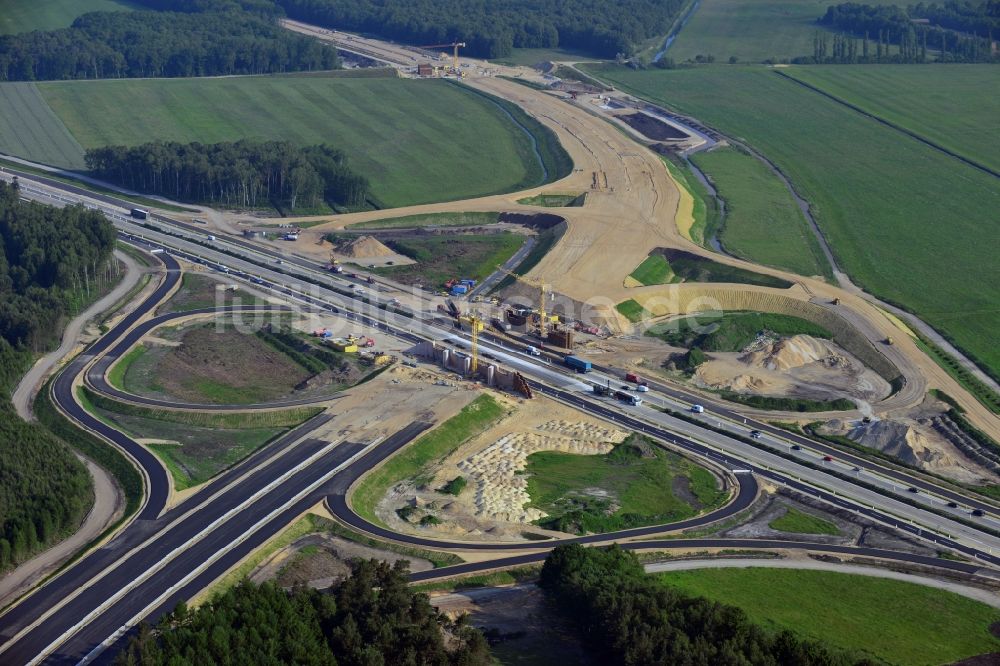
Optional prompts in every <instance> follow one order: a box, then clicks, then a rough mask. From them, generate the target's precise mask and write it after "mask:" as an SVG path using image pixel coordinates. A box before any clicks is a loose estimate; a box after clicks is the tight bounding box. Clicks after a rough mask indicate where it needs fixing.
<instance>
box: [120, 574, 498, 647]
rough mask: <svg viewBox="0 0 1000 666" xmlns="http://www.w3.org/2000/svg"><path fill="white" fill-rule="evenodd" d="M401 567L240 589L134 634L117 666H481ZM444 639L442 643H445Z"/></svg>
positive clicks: (472, 636) (465, 631)
mask: <svg viewBox="0 0 1000 666" xmlns="http://www.w3.org/2000/svg"><path fill="white" fill-rule="evenodd" d="M406 573H407V572H406V568H405V563H402V562H400V563H397V565H396V566H394V567H392V566H389V565H388V564H386V563H384V562H377V561H375V560H367V561H359V562H356V563H355V564H354V566H353V571H352V574H351V575H350V576H349V577H348V578H347V579H346V580H345V581H344V582H342V583H340V584H339V585H337V586H336V587H335V588H333V589H332V590H330V591H329V592H319V591H317V590H313V589H310V588H305V587H298V588H295V589H293V590H291V591H290V592H289V591H285V590H283V589H281V588H280V587H278V586H277V585H275V584H273V583H264V584H262V585H260V586H257V585H254V584H253V583H250V582H248V581H244V582H242V583H240V584H239V585H237V586H236V587H233V588H230V589H229V590H226V591H225V592H224V593H221V594H219V595H217V596H215V597H214V598H213V599H212V600H211V601H209V602H208V603H206V604H204V605H202V606H200V607H199V608H198V609H197V610H188V609H187V607H186V606H184V605H183V604H181V605H179V606H178V607H177V608H176V609H175V610H174V611H173V612H172V613H170V614H168V615H166V616H164V617H163V618H162V619H161V620H160V621H159V623H157V625H156V627H155V628H153V627H149V626H148V625H142V626H140V628H139V631H138V634H137V635H136V636H134V637H133V638H132V639H131V640H130V641H129V643H128V645H127V646H126V648H125V649H124V650H123V651H122V652H121V653H120V654H119V655H118V657H117V660H116V662H115V663H116V664H119V665H120V666H132V665H134V664H143V665H146V666H155V665H157V664H182V663H185V664H329V665H331V666H332V665H334V664H341V665H343V666H349V665H357V666H363V665H369V664H370V665H375V664H378V665H380V666H395V665H397V664H398V665H399V666H403V665H405V664H421V665H422V666H451V665H454V666H458V665H461V666H480V665H482V666H486V665H487V664H492V663H493V660H492V658H491V657H490V654H489V649H488V647H487V645H486V640H485V639H484V638H483V636H482V634H481V633H479V631H478V630H476V629H474V628H472V627H469V626H466V625H465V623H464V621H463V620H459V621H458V622H451V621H449V620H447V619H446V618H445V617H444V616H442V615H438V613H437V612H436V611H435V610H434V608H433V607H432V606H431V605H430V603H429V602H428V600H427V596H426V595H424V594H420V593H415V592H413V591H411V590H410V589H409V587H408V581H407V576H406ZM446 637H447V639H446Z"/></svg>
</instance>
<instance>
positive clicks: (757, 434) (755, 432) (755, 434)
mask: <svg viewBox="0 0 1000 666" xmlns="http://www.w3.org/2000/svg"><path fill="white" fill-rule="evenodd" d="M761 434H763V433H761V431H760V430H751V431H750V437H751V438H752V439H760V437H761Z"/></svg>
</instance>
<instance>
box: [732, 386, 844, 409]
mask: <svg viewBox="0 0 1000 666" xmlns="http://www.w3.org/2000/svg"><path fill="white" fill-rule="evenodd" d="M719 397H721V398H722V399H723V400H728V401H729V402H736V403H739V404H741V405H746V406H747V407H753V408H754V409H764V410H768V411H772V412H845V411H848V410H851V409H854V408H855V407H857V405H855V404H854V402H853V401H852V400H848V399H847V398H836V399H834V400H811V399H809V398H786V397H784V396H775V395H752V394H748V393H737V392H736V391H719Z"/></svg>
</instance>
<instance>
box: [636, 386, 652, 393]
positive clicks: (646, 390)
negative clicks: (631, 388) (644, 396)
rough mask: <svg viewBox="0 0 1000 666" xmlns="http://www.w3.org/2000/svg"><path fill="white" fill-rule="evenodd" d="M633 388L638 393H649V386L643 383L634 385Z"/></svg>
mask: <svg viewBox="0 0 1000 666" xmlns="http://www.w3.org/2000/svg"><path fill="white" fill-rule="evenodd" d="M635 390H636V391H638V392H639V393H649V387H648V386H646V385H645V384H639V385H638V386H636V387H635Z"/></svg>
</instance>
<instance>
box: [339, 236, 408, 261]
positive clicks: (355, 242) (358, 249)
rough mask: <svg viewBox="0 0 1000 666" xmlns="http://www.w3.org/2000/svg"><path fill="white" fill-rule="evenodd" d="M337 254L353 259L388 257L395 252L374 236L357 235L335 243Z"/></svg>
mask: <svg viewBox="0 0 1000 666" xmlns="http://www.w3.org/2000/svg"><path fill="white" fill-rule="evenodd" d="M337 254H342V255H344V256H345V257H353V258H355V259H367V258H369V257H388V256H391V255H394V254H396V253H395V252H393V251H392V250H390V249H389V248H388V247H386V246H385V245H383V244H382V243H381V241H379V240H378V239H377V238H375V237H374V236H358V237H357V238H349V239H346V240H343V241H340V242H338V243H337Z"/></svg>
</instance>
